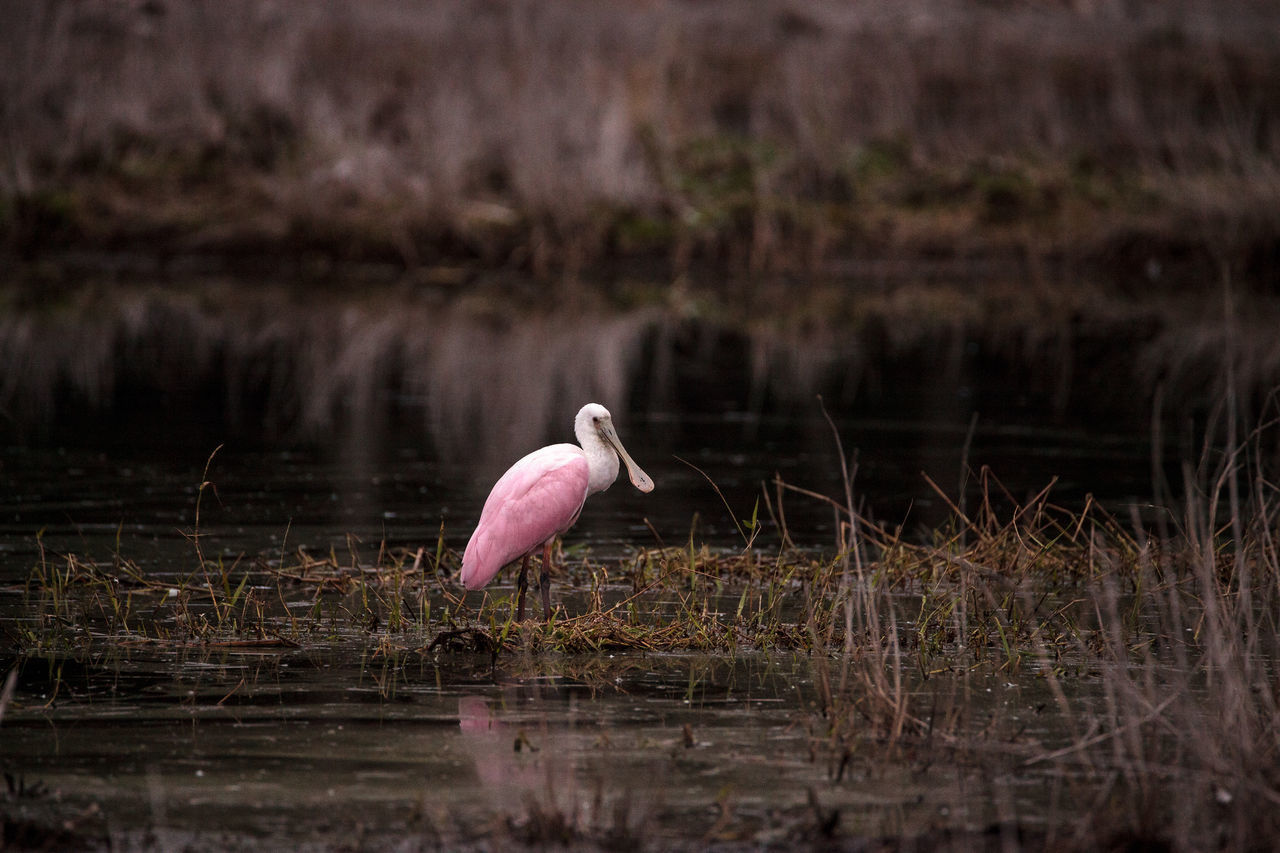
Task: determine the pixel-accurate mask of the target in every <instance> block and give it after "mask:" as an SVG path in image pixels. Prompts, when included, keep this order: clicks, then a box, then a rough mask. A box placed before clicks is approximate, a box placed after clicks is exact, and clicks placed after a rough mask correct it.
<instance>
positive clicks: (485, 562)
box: [461, 403, 653, 621]
mask: <svg viewBox="0 0 1280 853" xmlns="http://www.w3.org/2000/svg"><path fill="white" fill-rule="evenodd" d="M573 433H574V435H576V436H577V438H578V444H580V445H582V446H581V447H578V446H577V445H574V444H552V445H550V446H548V447H544V448H542V449H540V450H535V451H533V452H532V453H530V454H529V455H528V456H526V457H524V458H523V459H521V460H520V461H519V462H517V463H516V464H514V465H512V466H511V467H510V468H509V469H507V473H505V474H503V475H502V477H501V478H500V479H499V480H498V482H497V483H495V484H494V486H493V491H491V492H489V497H488V499H487V500H486V501H485V502H484V509H483V510H481V512H480V523H479V524H477V525H476V531H475V533H472V534H471V541H470V542H468V543H467V550H466V551H465V552H464V553H463V555H462V574H461V579H462V583H463V585H464V586H465V587H466V588H467V589H480V588H481V587H483V586H484V585H485V584H487V583H488V582H489V581H491V580H493V576H494V575H496V574H497V573H498V571H499V570H500V569H501V568H502V567H503V566H505V565H507V564H508V563H511V562H514V561H515V559H516V558H517V557H519V558H520V577H519V579H518V580H517V581H516V589H517V592H516V619H517V620H521V621H522V620H523V619H524V593H525V590H526V589H527V588H528V586H529V578H528V575H529V558H530V557H531V556H533V554H534V553H536V552H537V550H538V547H539V546H541V547H542V574H541V576H540V577H539V579H538V586H539V587H540V588H541V590H542V618H543V619H545V620H550V619H551V575H550V573H549V571H548V570H549V568H550V566H551V545H552V543H554V542H555V538H556V537H557V536H559V535H560V534H561V533H564V532H565V531H566V530H568V529H569V528H570V527H572V526H573V524H574V522H576V521H577V520H578V515H579V513H581V512H582V506H583V504H585V503H586V501H587V498H588V497H590V496H591V495H594V494H595V493H596V492H603V491H604V490H605V489H607V488H609V486H611V485H613V481H614V480H616V479H617V477H618V459H619V457H621V459H622V461H623V462H624V463H625V464H626V466H627V476H628V477H629V478H630V479H631V485H633V486H635V487H636V488H637V489H639V490H640V491H642V492H651V491H653V480H650V479H649V475H648V474H646V473H645V472H644V471H642V470H640V466H639V465H637V464H636V463H635V461H634V460H632V458H631V456H630V455H628V454H627V451H626V449H625V448H623V446H622V441H621V440H620V439H619V438H618V433H617V431H616V430H615V429H614V428H613V418H612V417H611V416H610V415H609V410H608V409H606V408H605V407H604V406H602V405H600V404H599V403H588V404H587V405H585V406H583V407H582V409H581V410H579V412H578V416H577V417H576V418H574V421H573Z"/></svg>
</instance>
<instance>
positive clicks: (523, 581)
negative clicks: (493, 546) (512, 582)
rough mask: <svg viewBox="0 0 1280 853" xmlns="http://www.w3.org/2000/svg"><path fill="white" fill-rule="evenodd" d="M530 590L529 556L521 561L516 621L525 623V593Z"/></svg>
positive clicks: (517, 581)
mask: <svg viewBox="0 0 1280 853" xmlns="http://www.w3.org/2000/svg"><path fill="white" fill-rule="evenodd" d="M528 588H529V555H528V554H525V555H524V558H523V559H521V560H520V577H519V578H517V579H516V621H517V622H523V621H524V591H525V590H526V589H528Z"/></svg>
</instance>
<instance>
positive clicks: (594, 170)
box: [0, 0, 1280, 291]
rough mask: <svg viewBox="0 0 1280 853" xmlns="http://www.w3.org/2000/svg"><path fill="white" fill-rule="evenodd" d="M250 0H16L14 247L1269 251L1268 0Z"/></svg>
mask: <svg viewBox="0 0 1280 853" xmlns="http://www.w3.org/2000/svg"><path fill="white" fill-rule="evenodd" d="M235 5H236V6H237V10H236V11H235V12H233V13H230V14H228V15H226V16H225V17H218V16H210V15H209V14H207V12H204V11H202V10H200V9H199V8H191V9H187V8H183V7H173V8H167V9H165V10H164V11H163V12H158V11H157V9H158V7H131V6H108V7H102V8H99V7H83V8H81V7H62V6H58V5H56V4H47V3H33V4H28V5H27V6H24V7H23V9H22V11H21V12H20V13H19V12H15V14H14V15H13V16H11V20H10V21H9V23H10V27H9V28H8V33H7V35H6V37H5V39H3V40H0V59H4V60H5V62H4V65H5V67H6V68H9V69H10V73H9V74H8V75H7V76H6V78H5V81H4V82H3V83H0V86H3V94H4V96H5V97H4V98H3V99H2V100H3V102H4V103H5V113H4V119H5V133H4V134H3V135H2V136H0V246H2V247H3V249H4V251H5V252H6V253H8V254H10V255H11V256H14V257H16V258H26V259H28V260H34V261H35V266H37V267H39V266H40V265H41V264H48V263H49V262H50V261H53V260H54V259H55V258H56V256H57V254H58V253H59V251H62V252H64V257H63V262H65V263H70V264H73V265H74V264H75V263H76V260H75V258H76V255H77V253H79V254H80V257H81V258H82V259H83V257H84V253H85V250H88V253H90V254H92V253H101V254H103V255H106V256H107V257H108V259H109V263H108V265H110V264H116V265H119V264H124V265H125V266H128V265H129V264H130V263H133V262H135V261H139V260H140V259H141V262H142V263H143V264H144V265H151V266H152V267H160V268H166V267H176V268H182V267H184V265H186V264H188V263H190V262H191V259H194V263H195V265H197V266H199V265H201V264H208V263H209V262H210V261H209V259H217V258H223V259H224V260H226V261H228V262H230V263H232V264H234V263H235V261H236V259H237V258H240V259H243V260H245V261H247V263H248V265H249V266H250V267H251V268H252V267H256V265H258V264H260V262H261V260H262V259H264V258H265V259H272V260H273V261H274V263H273V264H272V265H273V266H274V265H275V264H278V262H279V259H280V258H281V257H282V256H285V255H292V256H294V257H295V258H296V259H297V260H298V266H299V268H302V269H319V270H323V269H326V268H331V267H332V265H333V264H334V263H335V262H336V263H341V262H342V261H343V260H361V259H363V260H366V261H376V262H384V263H389V264H391V265H393V266H395V267H397V268H399V269H400V270H401V271H406V270H407V271H410V272H414V273H418V274H421V276H422V277H425V278H426V279H428V280H434V281H436V282H437V283H440V284H442V285H446V286H450V287H453V288H456V289H459V290H468V291H469V290H474V289H475V285H476V281H477V275H476V271H477V270H481V271H484V270H492V269H495V268H506V269H514V270H520V271H522V272H525V273H531V274H533V275H534V276H536V277H538V278H539V279H542V280H544V281H545V280H553V281H555V280H560V281H562V283H563V282H564V281H565V280H567V281H568V283H569V285H570V286H569V287H568V289H570V290H571V289H572V282H573V281H575V280H577V279H578V278H579V276H580V274H582V273H584V272H586V271H589V270H592V269H596V270H600V269H605V270H607V269H609V268H610V267H611V266H612V265H613V264H614V263H615V262H616V261H617V260H619V259H622V260H624V261H635V260H641V261H646V262H650V263H652V264H654V265H656V266H657V267H658V268H660V269H661V273H659V274H658V275H656V276H655V277H656V278H660V279H671V278H676V277H680V276H685V275H688V274H690V273H696V272H697V271H698V270H699V269H710V270H713V271H715V273H716V274H720V273H723V272H724V271H726V270H727V271H730V272H732V273H735V274H744V273H749V274H763V273H768V272H773V273H792V274H805V275H812V274H822V273H823V272H824V271H826V272H831V271H835V270H840V269H847V268H849V267H858V266H860V265H865V264H867V263H868V262H870V263H871V264H872V265H873V266H874V265H875V264H877V263H878V262H882V261H888V262H889V264H890V265H891V266H892V265H893V264H894V263H896V262H899V261H901V260H904V259H905V261H906V262H907V266H908V267H911V266H912V262H916V263H918V264H922V265H923V266H924V267H926V268H928V267H930V265H931V264H933V263H935V262H936V261H938V260H939V259H940V258H941V259H943V260H947V259H955V260H962V261H963V260H969V261H972V260H974V259H975V258H976V259H980V260H983V259H985V260H989V261H993V262H995V263H997V264H1006V263H1012V264H1013V265H1015V266H1016V267H1017V268H1018V274H1019V275H1021V274H1022V273H1024V272H1031V273H1036V272H1037V271H1039V272H1043V271H1044V270H1046V269H1048V268H1050V267H1052V266H1054V265H1058V264H1065V265H1067V266H1068V267H1075V266H1079V265H1081V264H1083V265H1085V266H1091V267H1092V268H1093V269H1094V270H1095V271H1099V270H1106V269H1108V268H1110V267H1112V266H1119V267H1122V268H1123V271H1124V272H1125V273H1127V274H1136V275H1137V277H1138V279H1139V280H1141V279H1142V278H1144V277H1146V278H1148V279H1149V280H1148V281H1147V282H1146V283H1145V284H1144V286H1158V287H1161V288H1164V287H1169V286H1172V287H1177V286H1179V285H1178V283H1179V282H1180V283H1183V284H1185V283H1187V282H1190V283H1191V284H1193V285H1194V283H1195V281H1196V280H1198V279H1202V278H1204V275H1205V271H1206V268H1207V269H1208V271H1209V273H1210V274H1211V275H1216V270H1215V269H1214V266H1215V265H1216V263H1217V262H1218V261H1223V260H1225V261H1226V262H1228V263H1230V264H1231V265H1232V266H1233V267H1234V272H1235V274H1236V276H1237V279H1238V280H1239V281H1241V282H1242V283H1243V282H1245V281H1255V280H1256V281H1259V282H1263V283H1264V285H1265V281H1266V280H1267V277H1268V276H1269V275H1270V273H1271V272H1273V271H1274V257H1273V251H1272V250H1273V246H1274V240H1275V235H1276V233H1277V223H1276V219H1275V205H1274V200H1275V198H1276V194H1277V186H1278V184H1277V172H1276V169H1275V166H1274V163H1275V159H1276V155H1277V144H1278V143H1277V138H1278V137H1277V134H1275V133H1274V132H1273V128H1274V125H1275V122H1276V120H1277V115H1276V107H1275V104H1276V103H1277V101H1276V99H1275V98H1274V97H1273V95H1274V91H1275V85H1276V80H1277V78H1278V77H1280V53H1278V52H1277V51H1276V49H1275V46H1274V45H1273V44H1271V43H1269V42H1267V41H1266V40H1265V39H1262V38H1261V35H1260V34H1262V33H1267V32H1271V31H1274V30H1275V29H1276V26H1277V15H1276V12H1275V10H1274V9H1273V8H1272V7H1271V6H1269V5H1268V4H1264V3H1256V2H1247V0H1235V2H1227V3H1222V2H1219V3H1211V2H1192V3H1184V4H1177V5H1168V4H1164V5H1160V4H1147V5H1144V6H1141V7H1134V8H1132V9H1124V8H1121V7H1120V6H1119V5H1118V4H1113V3H1101V4H1096V5H1094V6H1091V7H1089V8H1088V9H1085V8H1083V7H1070V6H1054V7H1045V6H1044V5H1043V4H1036V3H1029V2H1016V3H1010V4H1004V5H1002V6H1001V7H1000V8H999V9H996V8H987V7H983V6H981V5H977V6H975V5H972V4H967V5H966V4H955V3H949V2H945V0H930V2H926V3H923V4H921V6H920V8H919V9H918V10H917V14H915V15H904V14H902V12H901V10H900V9H899V7H898V5H897V4H895V3H892V2H876V3H866V4H860V5H859V6H858V7H856V8H854V7H849V6H848V5H847V4H842V3H837V2H819V3H811V4H807V6H806V8H804V9H798V8H796V7H794V5H793V4H789V3H786V2H781V0H778V2H768V3H765V4H764V5H763V7H761V8H758V9H754V10H752V11H751V12H746V11H744V10H742V9H739V8H737V7H734V6H732V4H712V5H711V6H710V7H701V8H697V9H694V8H684V7H679V6H677V7H672V8H663V9H661V10H657V9H648V8H645V7H636V6H635V5H634V4H627V3H602V4H598V6H596V7H594V8H593V10H592V13H591V14H589V15H582V14H578V13H577V12H574V11H571V10H569V9H568V8H567V7H562V6H559V5H554V4H553V5H551V6H546V7H533V8H531V7H528V6H523V5H521V4H518V3H498V4H496V5H494V6H492V7H486V8H485V9H483V10H477V9H473V8H470V7H466V6H457V5H455V4H449V3H445V4H440V5H439V6H435V7H431V8H422V7H420V6H415V5H412V4H407V3H404V2H401V0H380V2H372V3H367V4H361V6H360V7H359V8H356V9H350V8H346V7H343V8H342V9H341V11H340V13H339V10H336V9H334V8H331V7H332V5H333V4H318V5H316V6H314V7H313V8H311V9H308V10H307V12H306V13H305V14H300V13H294V14H290V15H288V16H282V15H279V14H278V13H275V12H272V11H271V10H270V9H268V8H266V7H263V6H261V4H257V3H253V2H240V3H237V4H235ZM529 33H537V34H538V35H537V37H529ZM975 55H981V56H983V57H984V61H983V62H982V63H977V64H975V63H973V62H972V61H971V58H972V56H975ZM202 258H203V259H205V260H203V261H202V260H200V259H202ZM917 268H918V267H917ZM1153 271H1154V278H1153V277H1152V272H1153ZM1162 275H1163V277H1162ZM1171 281H1172V282H1174V283H1173V284H1172V285H1171V284H1170V282H1171Z"/></svg>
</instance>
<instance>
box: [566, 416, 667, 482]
mask: <svg viewBox="0 0 1280 853" xmlns="http://www.w3.org/2000/svg"><path fill="white" fill-rule="evenodd" d="M573 434H574V436H575V437H577V439H578V444H580V445H582V450H583V452H585V453H586V454H587V468H588V471H589V472H590V475H589V479H588V482H587V494H588V495H593V494H595V493H596V492H602V491H604V490H605V489H607V488H609V487H610V486H612V485H613V481H614V480H616V479H618V460H619V459H621V460H622V462H623V463H624V464H625V465H626V466H627V478H628V479H630V480H631V485H633V486H635V487H636V488H637V489H639V490H640V491H642V492H652V491H653V480H651V479H649V475H648V474H646V473H645V472H644V471H642V470H641V469H640V466H639V465H637V464H636V463H635V460H634V459H632V458H631V456H630V454H628V453H627V450H626V448H624V447H623V446H622V440H621V439H619V438H618V431H617V430H615V429H614V428H613V416H612V415H610V414H609V410H608V409H606V408H605V407H604V406H602V405H600V404H599V403H587V404H586V405H585V406H583V407H582V408H581V409H579V410H578V417H577V418H575V419H574V422H573Z"/></svg>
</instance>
